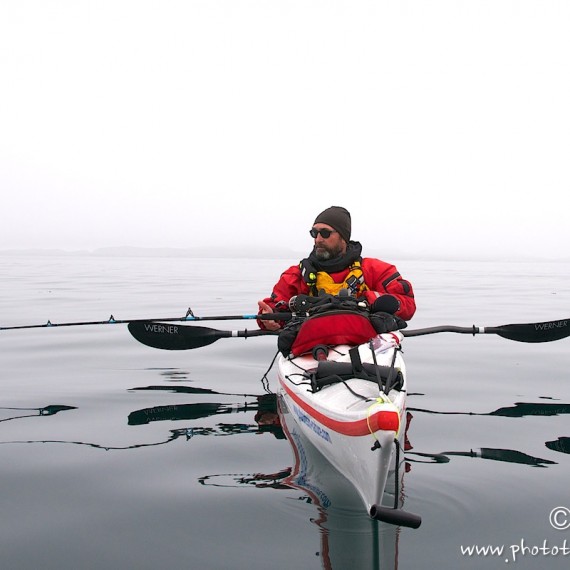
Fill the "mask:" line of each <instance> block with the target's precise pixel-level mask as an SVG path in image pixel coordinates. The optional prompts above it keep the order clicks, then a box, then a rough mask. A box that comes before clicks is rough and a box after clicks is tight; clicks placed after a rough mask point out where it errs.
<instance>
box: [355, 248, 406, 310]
mask: <svg viewBox="0 0 570 570" xmlns="http://www.w3.org/2000/svg"><path fill="white" fill-rule="evenodd" d="M362 272H363V274H364V281H365V283H366V285H367V286H368V288H369V291H366V292H365V293H364V296H365V297H366V300H367V301H368V302H369V303H370V304H372V303H374V301H375V300H376V299H377V298H378V297H381V296H382V295H393V296H394V297H396V299H397V300H398V302H399V303H400V308H399V309H398V310H397V311H396V315H397V316H398V317H400V318H401V319H403V320H404V321H409V320H410V319H411V318H412V317H413V316H414V313H415V312H416V301H415V298H414V290H413V287H412V284H411V283H410V282H409V281H406V280H405V279H404V278H403V277H402V276H401V275H400V272H399V271H398V270H397V269H396V267H395V266H394V265H391V264H389V263H386V262H384V261H381V260H379V259H374V258H370V257H366V258H364V259H363V260H362Z"/></svg>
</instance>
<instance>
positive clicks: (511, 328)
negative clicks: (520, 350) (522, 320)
mask: <svg viewBox="0 0 570 570" xmlns="http://www.w3.org/2000/svg"><path fill="white" fill-rule="evenodd" d="M485 332H490V333H495V334H498V335H499V336H502V337H503V338H507V339H509V340H516V341H518V342H551V341H554V340H561V339H563V338H566V337H568V336H570V319H562V320H559V321H547V322H544V323H529V324H526V325H503V326H500V327H491V328H489V329H485Z"/></svg>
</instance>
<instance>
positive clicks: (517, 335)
mask: <svg viewBox="0 0 570 570" xmlns="http://www.w3.org/2000/svg"><path fill="white" fill-rule="evenodd" d="M128 329H129V332H130V333H131V334H132V335H133V337H134V338H135V339H137V340H138V341H139V342H141V343H142V344H146V345H147V346H151V347H153V348H161V349H164V350H187V349H192V348H201V347H202V346H208V345H209V344H212V343H213V342H216V341H217V340H218V339H220V338H229V337H243V338H248V337H251V336H265V335H277V334H279V331H265V330H253V331H248V330H238V331H225V330H218V329H212V328H209V327H195V326H185V325H169V324H161V323H157V322H152V321H132V322H131V323H129V326H128ZM400 332H401V333H402V335H403V336H404V337H412V336H422V335H428V334H435V333H442V332H452V333H460V334H472V335H476V334H496V335H499V336H501V337H503V338H506V339H508V340H514V341H517V342H551V341H554V340H560V339H563V338H566V337H568V336H570V319H563V320H559V321H548V322H544V323H529V324H521V325H503V326H499V327H476V326H475V325H473V327H456V326H439V327H430V328H425V329H416V330H407V329H404V330H401V331H400Z"/></svg>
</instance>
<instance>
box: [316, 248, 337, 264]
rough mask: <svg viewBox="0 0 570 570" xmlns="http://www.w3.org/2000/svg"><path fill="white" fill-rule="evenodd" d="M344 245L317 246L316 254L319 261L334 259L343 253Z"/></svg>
mask: <svg viewBox="0 0 570 570" xmlns="http://www.w3.org/2000/svg"><path fill="white" fill-rule="evenodd" d="M342 250H343V248H342V245H338V246H336V247H327V246H326V245H322V244H321V245H319V246H315V256H316V258H317V259H318V260H319V261H328V260H329V259H334V258H335V257H338V256H339V255H341V253H342Z"/></svg>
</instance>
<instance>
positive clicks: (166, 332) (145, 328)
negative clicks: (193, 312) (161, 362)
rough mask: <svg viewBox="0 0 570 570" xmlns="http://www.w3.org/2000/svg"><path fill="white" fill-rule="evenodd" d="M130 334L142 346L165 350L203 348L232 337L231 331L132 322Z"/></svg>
mask: <svg viewBox="0 0 570 570" xmlns="http://www.w3.org/2000/svg"><path fill="white" fill-rule="evenodd" d="M128 329H129V332H130V333H131V334H132V335H133V337H134V338H136V339H137V340H138V341H139V342H141V343H142V344H146V345H147V346H151V347H152V348H160V349H163V350H188V349H191V348H201V347H202V346H208V345H209V344H212V343H213V342H216V341H217V340H218V339H219V338H223V337H226V336H231V334H232V333H231V332H230V331H221V330H216V329H210V328H207V327H194V326H192V327H183V326H181V325H173V324H165V323H155V322H152V321H132V322H130V323H129V325H128Z"/></svg>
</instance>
